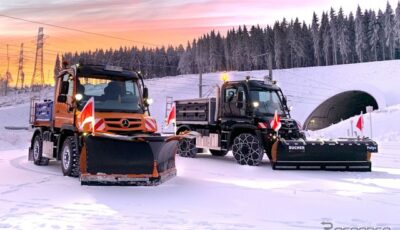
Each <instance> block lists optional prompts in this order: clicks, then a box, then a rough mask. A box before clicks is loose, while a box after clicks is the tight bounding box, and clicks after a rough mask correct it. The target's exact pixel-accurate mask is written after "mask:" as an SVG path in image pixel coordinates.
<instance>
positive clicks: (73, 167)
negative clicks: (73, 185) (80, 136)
mask: <svg viewBox="0 0 400 230" xmlns="http://www.w3.org/2000/svg"><path fill="white" fill-rule="evenodd" d="M61 168H62V171H63V174H64V176H71V177H78V176H79V173H80V172H79V169H80V166H79V147H78V143H77V141H76V139H75V137H73V136H69V137H67V138H65V140H64V144H63V147H62V149H61Z"/></svg>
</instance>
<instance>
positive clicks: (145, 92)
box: [143, 87, 149, 99]
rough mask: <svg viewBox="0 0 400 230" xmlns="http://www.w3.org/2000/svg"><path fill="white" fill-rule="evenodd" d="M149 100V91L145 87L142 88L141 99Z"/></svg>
mask: <svg viewBox="0 0 400 230" xmlns="http://www.w3.org/2000/svg"><path fill="white" fill-rule="evenodd" d="M146 98H149V89H148V88H147V87H144V88H143V99H146Z"/></svg>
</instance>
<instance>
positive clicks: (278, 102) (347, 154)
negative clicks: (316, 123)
mask: <svg viewBox="0 0 400 230" xmlns="http://www.w3.org/2000/svg"><path fill="white" fill-rule="evenodd" d="M275 83H276V82H272V81H271V82H264V81H258V80H250V77H247V78H246V80H242V81H226V82H224V84H223V85H222V87H218V88H217V89H218V90H217V96H216V97H214V98H201V99H189V100H177V101H175V106H176V126H177V127H176V128H177V133H178V134H179V133H185V132H188V131H195V132H197V133H199V134H200V135H199V136H198V137H196V139H183V140H181V141H180V144H179V150H178V153H179V155H180V156H182V157H195V156H196V154H197V153H198V152H199V151H201V150H202V149H208V150H209V151H210V152H211V154H212V155H214V156H225V155H226V154H227V153H228V151H230V150H232V154H233V156H234V158H235V159H236V161H237V162H238V163H239V164H242V165H259V164H260V163H261V161H262V159H263V156H264V153H265V154H266V155H267V156H268V158H269V159H270V162H271V165H272V167H273V169H316V170H340V171H371V154H372V153H374V152H377V150H378V146H377V143H376V142H374V141H372V140H370V139H356V138H354V139H350V138H345V139H343V138H342V139H335V140H307V139H306V137H305V135H304V133H303V131H302V130H301V128H300V127H301V126H300V124H298V123H297V122H296V121H295V120H294V119H292V118H291V117H290V112H289V109H288V106H287V99H286V97H285V96H284V94H283V93H282V90H281V89H280V88H279V87H278V86H277V85H276V84H275ZM275 114H277V115H279V117H280V122H281V128H280V129H279V130H278V132H276V131H275V129H273V128H272V127H271V120H272V119H273V118H274V117H275Z"/></svg>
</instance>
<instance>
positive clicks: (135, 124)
mask: <svg viewBox="0 0 400 230" xmlns="http://www.w3.org/2000/svg"><path fill="white" fill-rule="evenodd" d="M104 120H105V122H106V126H107V127H108V131H112V132H117V131H135V130H138V129H139V128H140V127H141V126H142V120H141V119H140V118H105V119H104ZM124 120H128V121H129V126H128V127H124V126H123V125H122V122H123V121H124Z"/></svg>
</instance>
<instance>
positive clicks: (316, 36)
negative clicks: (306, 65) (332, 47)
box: [311, 12, 321, 66]
mask: <svg viewBox="0 0 400 230" xmlns="http://www.w3.org/2000/svg"><path fill="white" fill-rule="evenodd" d="M311 34H312V40H313V47H314V59H315V60H316V63H315V64H316V65H317V66H320V65H321V61H320V55H321V48H320V45H321V42H320V38H321V36H320V31H319V23H318V16H317V14H316V13H315V12H314V14H313V19H312V24H311Z"/></svg>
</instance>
